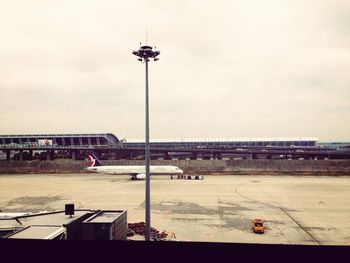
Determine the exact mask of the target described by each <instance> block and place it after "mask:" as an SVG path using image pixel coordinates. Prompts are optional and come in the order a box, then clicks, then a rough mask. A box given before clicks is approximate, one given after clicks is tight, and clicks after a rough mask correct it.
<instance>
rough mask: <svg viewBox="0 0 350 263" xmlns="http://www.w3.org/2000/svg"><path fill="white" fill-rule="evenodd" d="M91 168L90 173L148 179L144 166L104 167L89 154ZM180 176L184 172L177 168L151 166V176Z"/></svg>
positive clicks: (93, 155)
mask: <svg viewBox="0 0 350 263" xmlns="http://www.w3.org/2000/svg"><path fill="white" fill-rule="evenodd" d="M88 158H89V163H90V166H89V167H87V168H86V169H87V170H88V171H92V172H96V173H105V174H119V175H131V179H132V180H143V179H146V172H145V169H146V168H145V166H142V165H128V166H126V165H117V166H116V165H108V166H107V165H102V163H101V161H100V160H99V159H97V157H96V156H95V154H89V155H88ZM156 174H157V175H166V174H169V175H171V176H172V175H180V174H183V171H182V170H181V169H180V168H179V167H176V166H171V165H151V166H150V175H156Z"/></svg>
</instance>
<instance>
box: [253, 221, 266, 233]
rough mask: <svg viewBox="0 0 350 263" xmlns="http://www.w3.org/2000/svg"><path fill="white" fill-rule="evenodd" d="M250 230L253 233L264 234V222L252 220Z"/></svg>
mask: <svg viewBox="0 0 350 263" xmlns="http://www.w3.org/2000/svg"><path fill="white" fill-rule="evenodd" d="M252 230H253V232H254V233H261V234H262V233H264V221H263V220H262V219H254V220H253V221H252Z"/></svg>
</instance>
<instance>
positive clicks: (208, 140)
mask: <svg viewBox="0 0 350 263" xmlns="http://www.w3.org/2000/svg"><path fill="white" fill-rule="evenodd" d="M280 141H283V142H284V141H291V142H295V141H318V139H317V138H315V137H275V138H269V137H260V138H247V137H241V138H176V139H150V142H152V143H153V142H154V143H158V142H280ZM126 142H130V143H133V142H145V140H144V139H126Z"/></svg>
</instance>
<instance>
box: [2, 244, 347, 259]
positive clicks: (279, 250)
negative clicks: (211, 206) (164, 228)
mask: <svg viewBox="0 0 350 263" xmlns="http://www.w3.org/2000/svg"><path fill="white" fill-rule="evenodd" d="M0 250H1V258H6V259H9V260H11V261H9V262H17V261H20V260H24V261H22V262H28V260H30V259H34V260H35V261H36V262H39V261H40V262H53V261H55V262H56V261H58V262H71V261H73V260H74V261H76V262H86V261H89V262H105V261H106V262H112V261H111V260H113V262H117V261H120V260H121V259H126V260H128V261H126V262H133V261H135V260H137V261H139V260H142V261H141V262H146V261H145V260H146V259H147V262H174V261H176V262H188V261H191V262H209V261H211V262H215V263H217V262H218V261H217V260H218V259H226V261H223V262H247V260H248V261H250V260H255V259H258V262H289V261H293V262H295V263H298V262H299V260H300V259H301V260H302V262H304V261H305V262H307V261H308V262H316V261H315V260H320V261H322V262H323V261H327V262H340V261H337V259H339V260H340V259H349V258H350V246H306V245H264V244H241V243H207V242H168V241H163V242H144V241H59V240H57V241H56V240H51V241H46V240H20V239H17V240H11V239H0ZM238 259H242V260H244V261H238ZM202 260H203V261H202ZM296 260H298V261H296ZM3 262H5V261H3Z"/></svg>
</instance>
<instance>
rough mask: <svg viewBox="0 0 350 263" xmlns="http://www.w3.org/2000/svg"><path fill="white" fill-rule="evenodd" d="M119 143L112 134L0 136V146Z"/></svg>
mask: <svg viewBox="0 0 350 263" xmlns="http://www.w3.org/2000/svg"><path fill="white" fill-rule="evenodd" d="M118 143H119V139H118V138H117V137H116V136H115V135H114V134H112V133H98V134H29V135H0V144H2V145H5V144H19V145H25V144H38V145H40V144H41V145H42V144H43V145H57V146H89V145H91V146H101V145H118Z"/></svg>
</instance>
